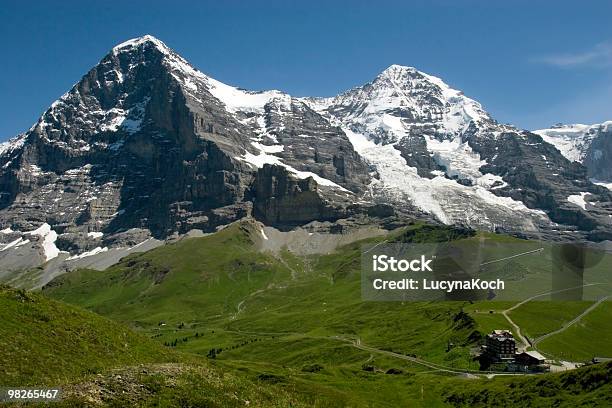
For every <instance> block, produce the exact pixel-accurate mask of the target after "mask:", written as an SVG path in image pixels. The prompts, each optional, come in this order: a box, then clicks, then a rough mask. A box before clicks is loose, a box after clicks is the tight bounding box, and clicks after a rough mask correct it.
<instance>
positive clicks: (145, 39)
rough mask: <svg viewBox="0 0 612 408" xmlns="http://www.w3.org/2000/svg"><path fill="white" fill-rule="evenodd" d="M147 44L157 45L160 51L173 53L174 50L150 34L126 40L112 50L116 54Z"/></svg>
mask: <svg viewBox="0 0 612 408" xmlns="http://www.w3.org/2000/svg"><path fill="white" fill-rule="evenodd" d="M147 44H150V45H153V46H155V47H157V48H158V49H159V50H160V51H162V52H164V53H168V54H170V53H172V50H171V49H170V48H169V47H168V46H167V45H166V44H165V43H164V42H163V41H161V40H159V39H157V38H155V37H154V36H152V35H150V34H146V35H143V36H142V37H137V38H132V39H130V40H127V41H124V42H122V43H121V44H118V45H116V46H115V47H113V49H112V52H113V54H115V55H116V54H119V53H121V52H126V51H130V50H132V49H134V48H138V47H140V46H142V45H147Z"/></svg>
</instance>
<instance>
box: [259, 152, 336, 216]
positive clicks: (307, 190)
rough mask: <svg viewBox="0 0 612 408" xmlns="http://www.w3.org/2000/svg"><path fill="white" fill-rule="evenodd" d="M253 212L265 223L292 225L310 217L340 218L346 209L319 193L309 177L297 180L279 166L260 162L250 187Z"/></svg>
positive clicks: (315, 184)
mask: <svg viewBox="0 0 612 408" xmlns="http://www.w3.org/2000/svg"><path fill="white" fill-rule="evenodd" d="M253 201H254V215H255V217H256V218H257V219H260V220H261V221H262V222H264V223H265V224H266V225H271V226H275V227H277V228H287V227H294V226H297V225H303V224H307V223H309V222H311V221H314V220H319V221H329V220H337V219H339V218H343V217H345V216H346V215H347V213H346V209H342V208H340V207H339V206H338V205H334V203H333V202H331V201H329V200H326V199H324V198H323V197H322V195H321V194H320V193H319V187H318V186H317V183H316V182H315V181H314V179H313V178H312V177H309V178H306V179H297V178H296V177H294V176H291V174H290V173H289V172H288V171H287V170H286V169H285V168H284V167H281V166H271V165H268V164H266V165H264V166H263V168H261V169H259V170H258V171H257V176H256V177H255V183H254V186H253Z"/></svg>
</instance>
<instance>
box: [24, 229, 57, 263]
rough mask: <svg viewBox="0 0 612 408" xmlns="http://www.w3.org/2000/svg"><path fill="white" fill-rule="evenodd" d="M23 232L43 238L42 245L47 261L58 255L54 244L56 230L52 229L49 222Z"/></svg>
mask: <svg viewBox="0 0 612 408" xmlns="http://www.w3.org/2000/svg"><path fill="white" fill-rule="evenodd" d="M24 234H26V235H37V236H39V237H42V238H43V242H42V247H43V253H44V255H45V260H46V261H49V260H51V259H53V258H55V257H57V256H58V255H59V253H60V250H59V249H58V248H57V247H56V246H55V241H56V240H57V232H55V231H53V230H52V229H51V226H50V225H49V224H47V223H44V224H43V225H41V226H40V227H38V228H37V229H35V230H33V231H28V232H25V233H24Z"/></svg>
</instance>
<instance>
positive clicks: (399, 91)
mask: <svg viewBox="0 0 612 408" xmlns="http://www.w3.org/2000/svg"><path fill="white" fill-rule="evenodd" d="M588 176H589V173H588V170H587V168H586V167H584V166H583V165H581V164H579V163H572V162H571V161H570V160H568V159H567V158H566V157H564V156H563V155H562V154H561V153H560V152H559V151H558V150H557V149H555V148H554V147H553V146H552V145H551V144H550V143H547V142H546V141H544V140H543V139H542V137H541V136H539V135H537V134H534V133H530V132H527V131H521V130H518V129H516V128H514V127H511V126H507V125H501V124H498V123H497V122H496V121H495V120H494V119H492V118H491V117H490V116H489V115H488V114H487V113H486V112H485V111H484V110H483V109H482V107H481V106H480V104H478V103H477V102H476V101H474V100H472V99H470V98H467V97H465V96H464V95H463V94H462V93H461V92H459V91H457V90H454V89H452V88H450V87H448V86H447V85H446V84H445V83H444V82H442V81H441V80H440V79H438V78H435V77H432V76H429V75H427V74H424V73H422V72H419V71H417V70H416V69H414V68H409V67H402V66H396V65H394V66H391V67H389V68H388V69H387V70H385V71H383V72H382V73H381V74H380V75H378V76H377V77H376V78H375V79H374V80H373V81H372V82H370V83H368V84H366V85H364V86H362V87H358V88H355V89H352V90H350V91H348V92H346V93H344V94H341V95H339V96H337V97H334V98H295V97H291V96H290V95H287V94H285V93H283V92H280V91H265V92H251V91H246V90H242V89H239V88H235V87H232V86H229V85H226V84H223V83H221V82H219V81H216V80H214V79H213V78H211V77H209V76H206V75H204V74H203V73H201V72H199V71H197V70H196V69H195V68H193V67H192V66H191V65H190V64H189V63H188V62H187V61H185V60H184V59H183V58H182V57H180V56H179V55H177V54H176V53H175V52H174V51H172V50H171V49H169V48H168V47H167V46H166V45H165V44H163V43H162V42H161V41H159V40H157V39H155V38H153V37H151V36H145V37H141V38H137V39H134V40H130V41H127V42H125V43H123V44H120V45H118V46H116V47H115V48H113V49H112V50H111V52H110V53H109V54H108V55H107V56H105V57H104V58H103V59H102V60H101V61H100V63H99V64H98V65H96V66H95V67H94V68H92V69H91V70H90V71H89V72H88V73H87V74H86V75H85V76H84V77H83V78H82V79H81V80H80V81H79V82H78V83H77V84H76V85H75V86H74V87H73V88H72V89H71V90H70V91H69V92H68V93H66V94H65V95H63V96H62V97H61V98H60V99H59V100H57V101H56V102H54V103H53V104H52V105H51V107H50V108H49V109H48V110H47V111H46V112H45V113H44V114H43V115H42V116H41V118H40V119H39V120H38V122H37V123H36V124H35V125H34V126H32V128H31V129H29V130H28V131H27V132H25V133H24V134H22V135H19V136H17V137H16V138H14V139H12V140H10V141H8V142H6V143H3V144H1V145H0V227H1V228H3V229H2V231H0V258H4V259H8V258H10V257H9V256H8V254H9V253H13V254H14V253H15V251H16V250H19V251H24V249H25V248H31V249H32V250H35V251H37V254H38V259H39V262H44V261H49V260H50V259H54V258H57V257H60V258H61V257H63V258H71V257H75V256H79V254H80V255H81V256H82V255H83V254H91V253H96V254H99V253H101V252H102V251H105V250H107V249H109V248H117V247H126V248H131V247H134V246H136V245H138V244H139V243H140V242H143V241H145V240H147V239H149V238H151V237H154V238H157V239H165V238H167V237H173V236H176V234H183V233H186V232H188V231H190V230H202V231H213V230H215V229H216V228H218V227H220V226H223V225H226V224H228V223H230V222H232V221H235V220H238V219H241V218H243V217H246V216H253V217H255V218H257V219H259V220H261V221H263V222H264V223H265V224H267V225H271V226H275V227H277V228H279V229H291V228H294V227H296V226H300V225H305V224H308V223H310V222H313V221H328V222H331V223H333V222H336V221H337V220H340V219H350V218H355V217H373V218H379V219H381V218H388V217H390V216H396V217H403V216H410V217H415V216H417V217H423V218H427V219H430V220H433V221H439V222H443V223H449V224H451V223H453V224H465V225H470V226H472V227H475V228H480V229H487V230H493V231H503V232H509V233H513V234H517V235H526V236H537V237H543V238H548V239H566V238H581V239H582V238H586V239H591V240H603V239H610V238H611V237H612V226H611V225H610V219H611V216H610V215H611V214H612V195H611V193H610V191H609V190H607V189H606V188H604V187H601V186H598V185H595V184H593V183H591V182H590V181H589V179H588ZM26 241H27V242H26ZM22 258H23V256H22ZM11 259H12V261H11V262H16V263H19V262H17V261H15V258H14V256H13V257H12V258H11ZM30 259H33V258H31V257H30ZM34 263H36V262H34Z"/></svg>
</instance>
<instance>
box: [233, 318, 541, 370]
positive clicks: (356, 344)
mask: <svg viewBox="0 0 612 408" xmlns="http://www.w3.org/2000/svg"><path fill="white" fill-rule="evenodd" d="M225 331H227V332H230V333H237V334H247V335H259V336H277V337H281V336H299V337H303V338H308V339H319V340H335V341H341V342H343V343H347V344H349V345H351V346H352V347H355V348H357V349H360V350H363V351H367V352H370V353H371V355H370V358H368V360H367V362H370V361H371V360H372V354H383V355H386V356H389V357H394V358H397V359H400V360H405V361H409V362H411V363H414V364H417V365H420V366H423V367H427V368H429V369H431V370H429V371H426V372H427V373H431V372H444V373H450V374H456V375H462V376H468V377H471V378H475V377H481V376H484V377H494V376H500V375H504V376H516V375H531V374H528V373H508V372H501V371H480V370H470V369H462V368H454V367H449V366H445V365H442V364H438V363H433V362H431V361H427V360H423V359H422V358H419V357H413V356H407V355H404V354H400V353H395V352H393V351H389V350H382V349H379V348H376V347H371V346H367V345H365V344H363V343H362V341H361V339H360V338H347V337H342V336H313V335H308V334H305V333H296V332H254V331H242V330H231V329H226V330H225Z"/></svg>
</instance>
